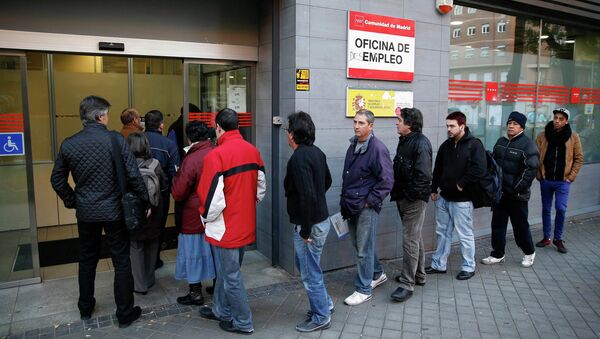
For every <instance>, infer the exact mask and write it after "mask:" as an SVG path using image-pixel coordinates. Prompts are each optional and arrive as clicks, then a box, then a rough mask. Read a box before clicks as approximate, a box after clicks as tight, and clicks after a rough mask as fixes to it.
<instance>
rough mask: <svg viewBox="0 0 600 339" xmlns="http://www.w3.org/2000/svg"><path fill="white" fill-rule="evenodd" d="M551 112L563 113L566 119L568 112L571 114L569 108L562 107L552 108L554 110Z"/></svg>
mask: <svg viewBox="0 0 600 339" xmlns="http://www.w3.org/2000/svg"><path fill="white" fill-rule="evenodd" d="M552 113H554V114H556V113H562V114H564V115H565V117H567V120H569V114H571V112H569V110H568V109H566V108H564V107H557V108H555V109H554V111H552Z"/></svg>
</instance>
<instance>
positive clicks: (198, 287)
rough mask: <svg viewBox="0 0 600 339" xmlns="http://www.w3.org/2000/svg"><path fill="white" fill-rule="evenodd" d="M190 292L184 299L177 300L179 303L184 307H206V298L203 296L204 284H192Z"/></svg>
mask: <svg viewBox="0 0 600 339" xmlns="http://www.w3.org/2000/svg"><path fill="white" fill-rule="evenodd" d="M189 286H190V292H189V293H188V294H187V295H184V296H183V297H179V298H177V302H178V303H179V304H182V305H196V306H202V305H204V296H203V295H202V284H201V283H198V284H190V285H189Z"/></svg>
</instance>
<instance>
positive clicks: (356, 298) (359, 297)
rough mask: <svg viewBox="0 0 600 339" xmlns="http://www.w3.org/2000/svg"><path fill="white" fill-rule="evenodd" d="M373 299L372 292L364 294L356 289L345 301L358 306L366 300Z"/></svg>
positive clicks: (347, 303)
mask: <svg viewBox="0 0 600 339" xmlns="http://www.w3.org/2000/svg"><path fill="white" fill-rule="evenodd" d="M369 300H371V294H362V293H360V292H357V291H354V293H352V294H351V295H350V296H349V297H348V298H346V300H344V303H345V304H346V305H349V306H356V305H360V304H362V303H364V302H365V301H369Z"/></svg>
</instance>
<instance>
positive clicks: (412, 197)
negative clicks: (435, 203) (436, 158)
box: [391, 108, 432, 302]
mask: <svg viewBox="0 0 600 339" xmlns="http://www.w3.org/2000/svg"><path fill="white" fill-rule="evenodd" d="M399 113H400V114H398V120H397V122H396V127H397V132H398V134H400V140H398V148H397V149H396V156H395V157H394V188H393V189H392V194H391V196H392V201H396V206H397V207H398V212H399V213H400V218H401V219H402V271H401V272H400V275H399V276H397V277H396V281H397V282H399V283H400V286H399V287H398V288H397V289H396V291H394V293H392V300H394V301H398V302H402V301H405V300H407V299H408V298H410V297H411V296H412V294H413V291H414V289H415V284H417V285H425V252H424V246H423V237H422V236H421V230H422V229H423V222H424V221H425V209H426V208H427V202H428V201H429V195H430V193H431V176H432V174H431V161H432V160H431V159H432V156H431V153H432V151H431V143H430V142H429V139H427V137H426V136H425V135H423V133H422V129H423V115H422V114H421V111H420V110H418V109H416V108H403V109H401V110H400V112H399Z"/></svg>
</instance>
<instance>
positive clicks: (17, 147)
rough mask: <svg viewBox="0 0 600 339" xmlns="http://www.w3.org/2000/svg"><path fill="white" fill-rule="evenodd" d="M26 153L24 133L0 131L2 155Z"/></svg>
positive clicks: (0, 155) (0, 153)
mask: <svg viewBox="0 0 600 339" xmlns="http://www.w3.org/2000/svg"><path fill="white" fill-rule="evenodd" d="M12 155H25V147H24V146H23V133H0V157H6V156H12Z"/></svg>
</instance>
